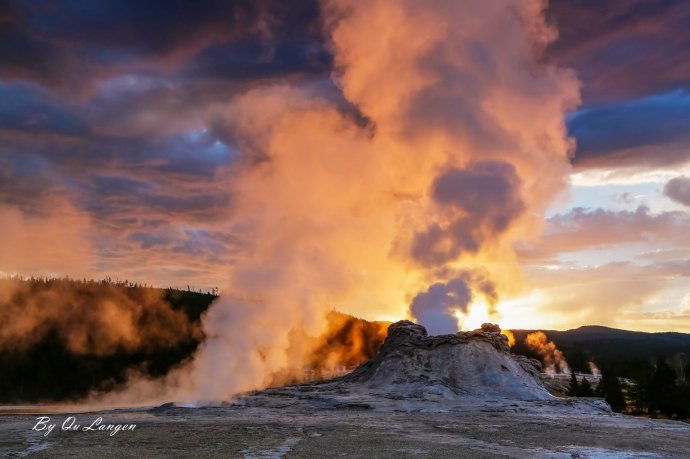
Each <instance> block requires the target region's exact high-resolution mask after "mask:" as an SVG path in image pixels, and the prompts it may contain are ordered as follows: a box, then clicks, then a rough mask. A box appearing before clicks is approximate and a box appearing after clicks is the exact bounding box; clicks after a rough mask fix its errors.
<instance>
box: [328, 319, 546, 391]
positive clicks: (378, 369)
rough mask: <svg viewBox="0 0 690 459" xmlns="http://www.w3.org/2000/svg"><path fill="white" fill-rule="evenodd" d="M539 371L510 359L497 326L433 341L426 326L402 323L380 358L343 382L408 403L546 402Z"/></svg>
mask: <svg viewBox="0 0 690 459" xmlns="http://www.w3.org/2000/svg"><path fill="white" fill-rule="evenodd" d="M540 369H541V364H540V363H539V362H538V361H536V360H532V359H527V358H524V357H517V356H513V355H511V354H510V348H509V346H508V339H507V337H506V336H505V335H502V334H501V329H500V328H499V327H498V326H497V325H492V324H484V325H482V328H481V329H480V330H475V331H470V332H458V333H456V334H454V335H440V336H428V334H427V332H426V329H425V328H424V327H423V326H421V325H417V324H415V323H413V322H409V321H406V320H403V321H400V322H396V323H394V324H392V325H391V326H390V327H389V329H388V336H387V338H386V341H385V342H384V344H383V346H382V348H381V350H380V351H379V354H378V355H377V356H376V357H374V358H373V359H371V360H369V361H367V362H366V363H364V364H362V365H361V366H360V367H358V368H357V369H356V370H355V371H354V372H352V373H350V374H348V375H345V376H343V377H342V378H340V381H339V382H340V383H348V384H352V385H355V386H360V387H362V388H364V389H366V390H367V391H370V392H372V393H386V394H388V395H394V396H396V395H397V396H400V397H405V398H408V397H414V398H417V397H421V398H425V399H429V398H443V399H454V398H458V397H464V396H479V397H491V398H503V399H512V400H545V399H548V398H551V395H550V394H549V392H548V391H547V390H546V388H545V387H544V385H543V384H542V382H541V380H540V377H539V374H540Z"/></svg>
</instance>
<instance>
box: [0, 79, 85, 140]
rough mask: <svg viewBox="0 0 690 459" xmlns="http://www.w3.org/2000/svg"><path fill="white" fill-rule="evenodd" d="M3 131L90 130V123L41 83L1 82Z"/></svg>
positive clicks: (73, 132) (0, 122) (0, 127)
mask: <svg viewBox="0 0 690 459" xmlns="http://www.w3.org/2000/svg"><path fill="white" fill-rule="evenodd" d="M0 101H2V102H0V131H10V130H11V131H22V132H27V133H36V132H53V133H56V134H62V135H67V136H81V135H86V134H88V131H89V128H88V126H87V125H86V124H85V123H84V122H83V121H82V120H81V119H79V117H78V116H76V114H75V113H74V112H73V111H72V110H71V109H70V108H68V107H65V106H63V105H61V104H59V103H58V102H56V101H54V100H51V97H50V95H49V94H48V93H47V92H46V91H44V90H42V89H41V88H39V87H36V86H31V85H25V84H4V83H2V82H0Z"/></svg>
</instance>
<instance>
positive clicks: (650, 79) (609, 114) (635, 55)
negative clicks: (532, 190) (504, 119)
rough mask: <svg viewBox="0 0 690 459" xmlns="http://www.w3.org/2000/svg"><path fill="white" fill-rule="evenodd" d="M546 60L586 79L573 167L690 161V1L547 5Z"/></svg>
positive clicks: (562, 0) (575, 125)
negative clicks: (551, 33)
mask: <svg viewBox="0 0 690 459" xmlns="http://www.w3.org/2000/svg"><path fill="white" fill-rule="evenodd" d="M547 15H548V17H549V18H550V20H551V21H552V22H553V23H554V24H555V25H556V26H557V27H558V31H559V37H558V39H557V41H556V42H555V43H554V44H553V45H551V46H550V47H549V48H548V49H547V53H546V59H548V60H551V61H555V62H557V63H558V64H559V65H562V66H564V67H569V68H572V69H574V70H575V71H576V72H577V75H578V77H579V78H580V79H581V80H582V82H583V89H582V95H583V105H584V110H583V111H582V112H580V113H578V114H577V115H576V116H575V117H574V118H573V119H572V120H571V122H570V123H569V128H570V133H571V135H572V136H574V137H575V139H576V141H577V151H576V155H575V163H576V164H577V166H578V167H580V168H586V167H607V168H614V167H650V166H651V167H654V166H667V165H670V164H676V163H680V162H685V161H687V160H688V159H690V153H688V152H689V151H690V148H688V146H690V135H688V132H689V130H688V128H689V127H690V97H689V96H688V91H690V3H688V2H685V1H678V0H659V1H646V0H630V1H619V2H606V1H592V0H552V1H550V2H549V8H548V10H547Z"/></svg>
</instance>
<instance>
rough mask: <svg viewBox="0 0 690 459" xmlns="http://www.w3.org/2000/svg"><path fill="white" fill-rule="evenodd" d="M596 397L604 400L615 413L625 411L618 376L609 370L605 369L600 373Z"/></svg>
mask: <svg viewBox="0 0 690 459" xmlns="http://www.w3.org/2000/svg"><path fill="white" fill-rule="evenodd" d="M596 395H597V396H599V397H602V398H604V399H605V400H606V401H607V402H608V404H609V405H610V406H611V409H612V410H613V411H615V412H616V413H620V412H621V411H623V410H624V409H625V406H626V404H625V398H624V397H623V391H622V390H621V385H620V381H619V380H618V375H617V374H616V373H615V372H614V371H613V369H611V368H605V369H604V370H603V371H602V373H601V381H599V385H598V386H597V390H596Z"/></svg>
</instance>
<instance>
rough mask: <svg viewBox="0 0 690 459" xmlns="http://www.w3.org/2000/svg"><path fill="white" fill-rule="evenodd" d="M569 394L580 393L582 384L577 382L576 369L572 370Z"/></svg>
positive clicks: (574, 395)
mask: <svg viewBox="0 0 690 459" xmlns="http://www.w3.org/2000/svg"><path fill="white" fill-rule="evenodd" d="M568 395H570V396H571V397H577V396H579V395H580V386H579V385H578V384H577V377H576V376H575V371H573V370H570V387H568Z"/></svg>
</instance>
